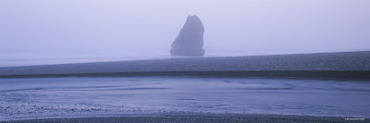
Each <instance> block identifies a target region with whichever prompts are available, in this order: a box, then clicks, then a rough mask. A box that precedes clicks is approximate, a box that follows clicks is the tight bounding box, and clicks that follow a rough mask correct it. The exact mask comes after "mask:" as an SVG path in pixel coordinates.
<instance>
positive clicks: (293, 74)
mask: <svg viewBox="0 0 370 123" xmlns="http://www.w3.org/2000/svg"><path fill="white" fill-rule="evenodd" d="M125 76H126V77H127V76H188V77H269V78H310V79H341V80H370V71H173V72H167V71H165V72H162V71H159V72H116V73H71V74H35V75H3V76H0V78H38V77H125Z"/></svg>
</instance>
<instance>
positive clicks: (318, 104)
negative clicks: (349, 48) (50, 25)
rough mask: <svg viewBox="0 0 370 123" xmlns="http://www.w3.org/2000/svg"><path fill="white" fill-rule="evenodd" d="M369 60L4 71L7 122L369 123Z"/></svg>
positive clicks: (2, 117)
mask: <svg viewBox="0 0 370 123" xmlns="http://www.w3.org/2000/svg"><path fill="white" fill-rule="evenodd" d="M369 59H370V52H344V53H323V54H297V55H277V56H276V55H267V56H238V57H204V58H203V57H192V58H173V59H155V60H133V61H118V62H94V63H78V64H58V65H38V66H19V67H2V68H0V84H1V87H0V92H1V93H0V121H1V122H368V118H369V117H370V116H369V114H370V109H369V107H370V105H369V104H370V100H369V99H370V97H369V95H370V93H369V92H370V90H369V88H370V83H369V81H368V80H369V76H368V75H369V70H370V69H369V68H370V64H369V62H368V61H369ZM346 118H347V119H346Z"/></svg>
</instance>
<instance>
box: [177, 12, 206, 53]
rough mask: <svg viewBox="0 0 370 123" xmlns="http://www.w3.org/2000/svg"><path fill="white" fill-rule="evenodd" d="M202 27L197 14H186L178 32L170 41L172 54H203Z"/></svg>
mask: <svg viewBox="0 0 370 123" xmlns="http://www.w3.org/2000/svg"><path fill="white" fill-rule="evenodd" d="M203 33H204V27H203V24H202V22H201V21H200V19H199V18H198V16H196V15H193V16H190V15H189V16H188V17H187V20H186V22H185V24H184V27H183V28H182V29H181V30H180V34H179V35H178V36H177V38H176V40H175V41H174V42H173V43H172V47H171V55H172V56H204V54H205V51H204V49H203Z"/></svg>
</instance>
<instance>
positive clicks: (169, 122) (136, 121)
mask: <svg viewBox="0 0 370 123" xmlns="http://www.w3.org/2000/svg"><path fill="white" fill-rule="evenodd" d="M7 122H9V123H123V122H128V123H173V122H176V123H256V122H257V123H260V122H263V123H297V122H299V123H331V122H335V123H347V122H348V123H365V122H370V120H369V119H368V118H344V117H313V116H293V115H261V114H259V115H258V114H191V113H190V114H189V113H187V114H175V115H173V114H172V115H171V114H167V115H147V116H121V117H87V118H55V119H33V120H19V121H7ZM4 123H5V122H4Z"/></svg>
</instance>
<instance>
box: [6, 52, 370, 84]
mask: <svg viewBox="0 0 370 123" xmlns="http://www.w3.org/2000/svg"><path fill="white" fill-rule="evenodd" d="M369 73H370V51H363V52H343V53H317V54H296V55H268V56H239V57H197V58H173V59H157V60H137V61H119V62H96V63H79V64H59V65H40V66H24V67H3V68H0V78H18V77H68V76H215V77H218V76H221V77H249V76H256V77H297V78H301V77H304V78H339V79H342V78H344V79H346V78H349V79H369V78H370V74H369Z"/></svg>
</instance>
